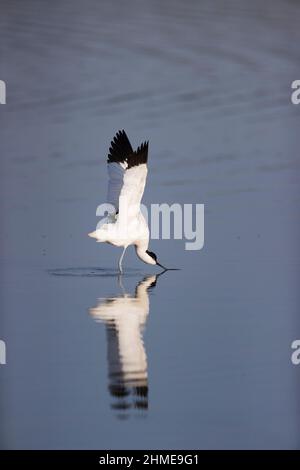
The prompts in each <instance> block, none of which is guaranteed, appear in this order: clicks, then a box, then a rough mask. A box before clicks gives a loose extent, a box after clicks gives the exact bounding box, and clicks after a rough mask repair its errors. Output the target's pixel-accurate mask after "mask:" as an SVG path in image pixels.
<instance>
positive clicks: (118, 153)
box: [107, 129, 133, 163]
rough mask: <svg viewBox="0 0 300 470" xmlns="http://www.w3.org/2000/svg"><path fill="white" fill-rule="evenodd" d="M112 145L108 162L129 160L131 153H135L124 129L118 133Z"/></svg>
mask: <svg viewBox="0 0 300 470" xmlns="http://www.w3.org/2000/svg"><path fill="white" fill-rule="evenodd" d="M110 145H111V146H110V148H109V153H108V157H107V163H111V162H117V163H121V162H125V161H127V158H128V157H129V155H131V154H132V153H133V148H132V147H131V144H130V142H129V139H128V137H127V135H126V132H125V131H124V129H123V130H122V131H118V132H117V133H116V135H115V137H114V138H113V140H112V141H111V144H110Z"/></svg>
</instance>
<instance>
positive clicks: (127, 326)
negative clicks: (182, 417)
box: [89, 274, 159, 417]
mask: <svg viewBox="0 0 300 470" xmlns="http://www.w3.org/2000/svg"><path fill="white" fill-rule="evenodd" d="M158 276H159V274H158V275H156V276H148V277H145V278H144V279H143V280H142V281H141V282H139V284H138V285H137V286H136V289H135V295H134V296H130V295H128V294H126V293H125V292H123V295H121V296H119V297H114V298H107V299H101V300H99V303H98V305H97V306H96V307H94V308H90V309H89V313H90V315H91V316H92V317H93V318H94V319H95V320H96V321H101V322H104V323H105V324H106V332H107V351H108V353H107V358H108V375H109V391H110V393H111V395H112V396H113V397H115V398H116V399H117V401H116V402H115V403H114V404H113V405H112V408H114V409H116V410H118V411H120V412H122V411H123V414H122V413H121V414H120V417H126V411H127V410H128V409H130V408H135V409H136V408H138V409H143V410H145V409H147V408H148V371H147V355H146V351H145V347H144V342H143V338H142V333H143V330H144V327H145V324H146V321H147V316H148V313H149V296H148V291H149V289H150V288H152V287H154V286H155V284H156V280H157V278H158ZM122 289H123V287H122Z"/></svg>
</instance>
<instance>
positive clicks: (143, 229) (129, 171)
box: [89, 130, 165, 272]
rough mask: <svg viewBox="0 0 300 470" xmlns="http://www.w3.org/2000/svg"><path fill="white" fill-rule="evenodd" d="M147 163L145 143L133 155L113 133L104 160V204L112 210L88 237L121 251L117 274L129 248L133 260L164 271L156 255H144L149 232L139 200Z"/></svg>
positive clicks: (126, 141) (121, 134)
mask: <svg viewBox="0 0 300 470" xmlns="http://www.w3.org/2000/svg"><path fill="white" fill-rule="evenodd" d="M147 160H148V142H144V143H143V144H141V145H140V146H139V147H138V148H137V150H136V151H134V150H133V149H132V146H131V144H130V142H129V139H128V137H127V135H126V133H125V131H124V130H122V131H119V132H117V134H116V136H115V137H114V139H113V140H112V142H111V147H110V149H109V154H108V158H107V164H108V178H109V179H108V191H107V202H108V203H109V204H111V206H112V207H113V210H112V211H111V213H109V214H108V216H107V217H106V218H105V219H103V220H102V221H101V224H100V227H99V228H97V230H95V231H94V232H91V233H89V236H90V237H92V238H95V239H96V240H97V241H98V242H106V243H111V244H112V245H115V246H119V247H123V248H124V249H123V253H122V255H121V258H120V260H119V270H120V272H122V260H123V256H124V253H125V250H126V248H127V247H128V246H129V245H134V246H135V249H136V253H137V256H138V257H139V258H140V259H141V260H142V261H144V262H145V263H148V264H152V265H155V264H157V265H159V266H161V267H162V268H164V266H162V265H161V264H160V263H158V261H157V257H156V255H155V254H154V253H152V252H151V251H148V246H149V229H148V225H147V222H146V220H145V218H144V216H143V214H142V212H141V200H142V197H143V194H144V189H145V185H146V179H147V172H148V169H147ZM164 269H165V268H164Z"/></svg>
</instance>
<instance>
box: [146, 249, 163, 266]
mask: <svg viewBox="0 0 300 470" xmlns="http://www.w3.org/2000/svg"><path fill="white" fill-rule="evenodd" d="M146 253H147V255H148V258H147V263H148V264H157V266H160V267H161V268H163V269H166V268H165V267H164V266H163V265H162V264H160V263H159V262H158V260H157V256H156V254H155V253H153V251H149V250H146Z"/></svg>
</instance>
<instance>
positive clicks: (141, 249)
mask: <svg viewBox="0 0 300 470" xmlns="http://www.w3.org/2000/svg"><path fill="white" fill-rule="evenodd" d="M147 248H148V245H147V246H144V245H141V246H139V245H136V247H135V249H136V254H137V256H138V257H139V258H140V259H141V260H142V261H143V262H144V263H147V264H155V262H154V260H153V258H151V256H149V255H148V253H146V250H147Z"/></svg>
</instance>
